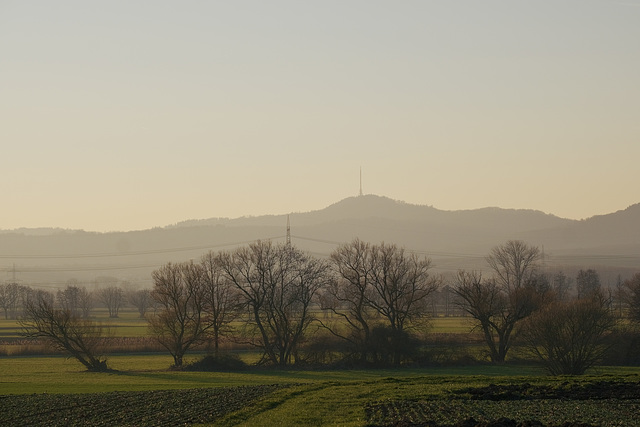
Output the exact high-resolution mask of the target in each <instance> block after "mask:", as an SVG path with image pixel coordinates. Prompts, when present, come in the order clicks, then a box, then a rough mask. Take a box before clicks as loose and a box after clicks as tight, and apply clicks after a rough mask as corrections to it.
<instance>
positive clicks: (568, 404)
mask: <svg viewBox="0 0 640 427" xmlns="http://www.w3.org/2000/svg"><path fill="white" fill-rule="evenodd" d="M365 412H366V416H367V420H368V426H429V427H536V426H540V427H543V426H547V427H556V426H557V427H591V426H639V425H640V418H639V417H640V383H638V382H623V381H595V382H589V383H584V382H568V381H566V382H563V383H560V384H558V385H531V384H529V383H524V384H501V385H495V384H490V385H488V386H485V387H469V388H461V389H458V390H454V391H452V392H451V393H450V398H449V399H435V400H423V401H412V400H389V401H384V402H372V403H370V404H368V405H366V407H365Z"/></svg>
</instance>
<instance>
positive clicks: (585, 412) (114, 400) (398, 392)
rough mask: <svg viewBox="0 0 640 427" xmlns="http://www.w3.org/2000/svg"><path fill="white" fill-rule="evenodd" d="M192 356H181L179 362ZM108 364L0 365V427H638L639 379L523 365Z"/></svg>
mask: <svg viewBox="0 0 640 427" xmlns="http://www.w3.org/2000/svg"><path fill="white" fill-rule="evenodd" d="M96 314H97V317H96V320H98V321H103V322H105V323H107V324H109V326H110V327H111V331H112V335H113V336H115V337H125V338H136V337H146V336H148V329H147V323H146V321H145V320H144V319H140V318H139V317H138V315H137V313H135V312H133V311H126V310H125V311H123V312H122V313H121V316H120V317H119V318H118V319H108V318H107V316H106V313H102V312H96ZM469 328H470V324H469V322H468V320H467V319H464V318H435V319H433V321H432V328H431V330H430V331H431V332H433V333H434V336H436V335H438V334H440V335H441V336H443V337H444V338H443V339H445V340H446V336H447V335H448V334H464V333H467V332H468V331H469ZM19 339H20V327H19V325H18V323H17V322H15V321H12V320H0V355H2V354H9V355H10V354H12V353H11V352H9V351H6V349H5V351H4V353H3V352H2V351H3V348H2V346H3V345H4V346H9V347H11V346H14V347H18V345H16V344H15V342H14V341H16V340H19ZM3 342H4V344H3ZM19 345H23V346H24V344H19ZM451 351H453V352H456V351H458V350H457V349H456V348H452V350H451ZM201 356H202V354H197V353H190V354H189V353H188V354H187V356H186V358H185V362H186V363H189V362H191V361H195V360H196V359H197V358H199V357H201ZM251 356H252V353H246V354H244V356H243V358H244V359H245V361H251ZM108 361H109V366H110V367H111V368H112V369H113V372H108V373H91V372H87V371H85V369H84V367H82V366H81V365H80V364H79V363H78V362H77V361H75V360H74V359H67V358H66V357H64V356H11V355H10V356H0V425H46V426H52V425H97V424H101V425H178V424H180V425H185V424H186V425H188V424H194V423H196V424H203V425H209V424H215V425H223V426H227V425H228V426H231V425H247V426H254V425H258V426H261V425H264V426H273V425H278V426H280V425H285V426H288V425H341V426H343V425H344V426H363V425H369V426H374V425H375V426H377V425H380V426H383V425H427V424H426V423H427V422H432V424H431V425H437V426H455V425H458V424H459V423H461V422H463V421H465V420H467V421H468V420H469V419H470V418H471V417H473V418H474V419H475V420H479V421H490V420H494V419H497V418H500V417H506V418H509V419H513V420H519V421H526V420H538V421H541V422H542V423H543V424H542V425H562V423H564V422H565V421H571V422H583V423H588V424H589V425H602V426H614V425H615V426H634V425H636V426H640V421H638V420H640V386H638V384H640V368H622V367H615V368H613V367H598V368H596V369H592V370H591V371H590V372H589V373H588V375H586V376H584V377H580V378H570V377H549V376H546V375H545V373H544V371H543V370H542V369H541V368H540V367H538V366H534V365H521V364H518V365H516V364H514V365H509V364H507V365H502V366H496V365H489V364H473V365H469V366H455V367H437V368H436V367H434V368H420V369H417V368H401V369H376V370H365V369H361V370H347V369H345V370H329V369H323V370H306V371H305V370H296V369H258V368H250V369H247V370H245V371H240V372H187V371H172V370H169V369H168V367H169V366H170V365H171V364H172V362H173V360H172V358H171V357H170V356H169V354H168V353H164V352H163V353H143V352H136V353H130V354H110V355H108ZM603 384H604V386H603ZM619 384H623V385H625V387H627V386H628V387H630V390H631V391H630V392H629V393H630V394H629V393H628V394H627V395H625V396H624V397H619V396H618V397H615V396H614V397H611V396H606V395H604V394H601V392H600V390H603V389H607V387H608V388H612V387H615V386H616V385H619ZM470 387H475V388H478V389H483V388H487V389H490V390H494V389H498V390H502V389H501V388H505V389H507V390H510V389H509V388H510V387H516V388H518V390H520V391H519V393H520V395H521V396H520V397H517V396H516V398H514V397H513V393H512V392H510V391H509V392H508V393H502V395H499V396H498V398H488V399H487V400H475V399H474V398H472V392H469V391H465V390H468V389H469V388H470ZM567 387H569V388H570V390H574V388H575V387H586V388H589V387H590V388H591V389H593V390H592V391H591V397H589V398H575V399H574V398H573V397H572V394H571V393H572V392H568V393H565V394H564V395H563V397H562V398H555V397H553V396H548V395H547V394H548V393H550V392H551V391H553V390H557V389H562V390H565V389H567ZM571 387H574V388H571ZM603 387H604V388H603ZM634 387H635V388H634ZM522 390H524V391H522ZM540 390H542V393H538V391H540ZM483 393H485V392H483ZM509 393H511V394H509ZM545 393H547V394H545ZM551 394H553V393H551ZM583 394H584V393H583ZM534 395H535V396H534ZM504 396H507V397H508V399H506V400H505V399H504ZM433 423H435V424H433ZM470 425H473V424H470Z"/></svg>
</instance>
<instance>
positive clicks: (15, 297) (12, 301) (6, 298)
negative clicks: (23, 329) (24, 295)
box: [0, 283, 21, 319]
mask: <svg viewBox="0 0 640 427" xmlns="http://www.w3.org/2000/svg"><path fill="white" fill-rule="evenodd" d="M20 292H21V289H20V285H19V284H17V283H6V284H0V308H2V309H3V310H4V318H5V319H9V318H15V316H16V311H17V306H18V302H19V300H20Z"/></svg>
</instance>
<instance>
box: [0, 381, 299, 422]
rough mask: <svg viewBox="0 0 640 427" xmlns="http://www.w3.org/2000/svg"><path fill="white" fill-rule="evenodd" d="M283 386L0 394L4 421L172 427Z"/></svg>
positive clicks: (211, 418) (213, 416)
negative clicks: (72, 393) (90, 392)
mask: <svg viewBox="0 0 640 427" xmlns="http://www.w3.org/2000/svg"><path fill="white" fill-rule="evenodd" d="M283 387H287V386H286V385H257V386H242V387H222V388H206V389H189V390H159V391H143V392H112V393H95V394H77V395H69V394H66V395H64V394H63V395H60V394H33V395H7V396H0V425H5V426H176V425H190V424H206V423H213V422H215V421H216V420H217V419H220V418H221V417H223V416H224V415H226V414H228V413H230V412H233V411H237V410H239V409H241V408H243V407H245V406H247V405H249V404H251V403H252V402H254V401H255V400H256V399H259V398H261V397H264V396H266V395H268V394H269V393H271V392H273V391H275V390H278V389H281V388H283Z"/></svg>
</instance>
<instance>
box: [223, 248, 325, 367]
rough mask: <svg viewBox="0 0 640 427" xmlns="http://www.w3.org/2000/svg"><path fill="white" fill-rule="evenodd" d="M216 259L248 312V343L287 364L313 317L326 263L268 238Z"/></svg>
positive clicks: (272, 359) (271, 359) (266, 358)
mask: <svg viewBox="0 0 640 427" xmlns="http://www.w3.org/2000/svg"><path fill="white" fill-rule="evenodd" d="M219 260H220V267H221V269H222V271H223V272H224V274H225V276H226V278H227V279H228V280H230V281H231V282H232V283H233V284H234V285H235V286H236V287H237V289H238V290H239V291H240V293H241V295H242V300H243V303H244V305H245V307H246V308H247V309H248V311H249V313H250V316H249V319H248V323H247V326H249V327H250V328H249V330H248V332H249V334H250V337H255V339H252V340H251V341H250V342H251V344H253V345H255V346H257V347H259V348H261V349H262V351H263V360H264V361H267V362H270V363H273V364H276V365H286V364H289V363H291V362H292V359H293V358H294V357H295V355H296V353H297V350H298V346H299V344H300V343H301V341H302V340H303V338H304V333H305V331H306V330H307V328H308V326H309V325H310V323H311V321H312V320H313V319H314V316H313V314H312V312H311V310H310V308H311V302H312V299H313V298H314V295H315V294H316V293H317V291H318V289H319V288H320V286H322V285H324V283H325V281H326V271H327V266H326V264H325V263H324V262H322V261H320V260H318V259H314V258H312V257H310V256H308V255H306V254H304V253H303V252H302V251H300V250H298V249H296V248H294V247H292V246H289V245H273V244H272V243H271V242H270V241H266V242H265V241H258V242H255V243H252V244H250V245H249V246H248V247H242V248H239V249H237V250H235V251H233V252H227V253H222V254H220V257H219Z"/></svg>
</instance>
